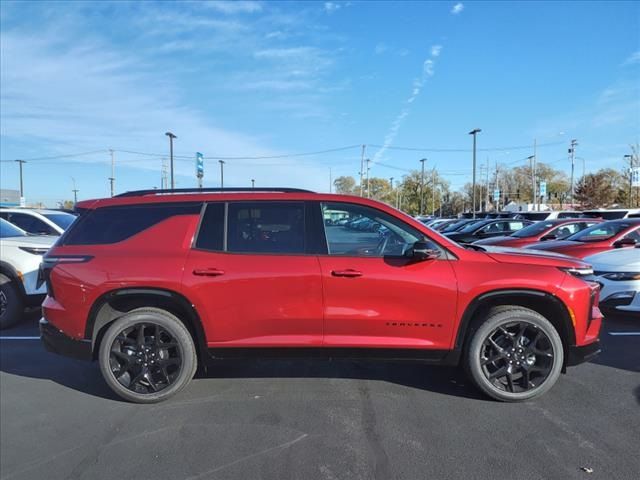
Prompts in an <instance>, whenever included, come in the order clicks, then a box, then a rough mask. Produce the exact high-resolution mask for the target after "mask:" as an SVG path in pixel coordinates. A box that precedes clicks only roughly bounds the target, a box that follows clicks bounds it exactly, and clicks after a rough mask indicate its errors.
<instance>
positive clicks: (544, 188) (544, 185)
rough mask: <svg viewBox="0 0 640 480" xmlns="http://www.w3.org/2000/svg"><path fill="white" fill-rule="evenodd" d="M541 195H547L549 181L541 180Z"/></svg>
mask: <svg viewBox="0 0 640 480" xmlns="http://www.w3.org/2000/svg"><path fill="white" fill-rule="evenodd" d="M540 196H541V197H546V196H547V182H540Z"/></svg>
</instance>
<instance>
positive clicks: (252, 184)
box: [251, 178, 256, 188]
mask: <svg viewBox="0 0 640 480" xmlns="http://www.w3.org/2000/svg"><path fill="white" fill-rule="evenodd" d="M251 188H256V179H255V178H252V179H251Z"/></svg>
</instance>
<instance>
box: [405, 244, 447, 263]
mask: <svg viewBox="0 0 640 480" xmlns="http://www.w3.org/2000/svg"><path fill="white" fill-rule="evenodd" d="M431 247H432V245H431V243H429V242H423V241H420V240H418V241H417V242H416V243H414V244H413V246H412V247H411V248H410V249H408V250H407V252H406V254H405V255H406V256H407V257H409V258H413V259H415V260H434V259H436V258H438V257H440V250H436V249H434V248H431Z"/></svg>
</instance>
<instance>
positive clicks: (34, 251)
mask: <svg viewBox="0 0 640 480" xmlns="http://www.w3.org/2000/svg"><path fill="white" fill-rule="evenodd" d="M18 248H19V249H20V250H22V251H23V252H27V253H30V254H32V255H44V254H45V253H47V251H48V250H49V249H48V248H43V247H18Z"/></svg>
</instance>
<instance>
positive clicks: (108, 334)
mask: <svg viewBox="0 0 640 480" xmlns="http://www.w3.org/2000/svg"><path fill="white" fill-rule="evenodd" d="M214 190H215V189H210V191H207V190H193V191H192V190H174V191H154V190H152V191H139V192H129V193H126V194H123V195H119V196H116V197H114V198H108V199H102V200H92V201H85V202H81V203H79V204H78V210H79V211H80V213H81V216H80V218H79V219H78V220H77V221H76V222H74V224H73V225H72V226H71V228H70V229H69V230H67V232H65V234H64V235H63V236H62V237H61V238H60V240H59V241H58V243H57V244H56V245H55V246H54V247H53V248H52V249H51V250H50V251H49V252H48V253H47V255H46V257H45V259H44V263H43V265H42V269H41V279H42V281H45V282H46V284H47V290H48V295H47V298H46V300H45V302H44V304H43V319H42V320H41V324H40V328H41V335H42V339H43V342H44V344H45V346H46V347H47V348H48V349H49V350H51V351H54V352H57V353H61V354H65V355H70V356H74V357H77V358H84V359H88V360H97V361H98V363H99V365H100V369H101V372H102V375H103V376H104V379H105V381H106V382H107V384H108V385H109V386H110V387H111V388H112V389H113V391H114V392H116V393H117V394H118V395H119V396H121V397H122V398H124V399H127V400H130V401H134V402H140V403H151V402H157V401H160V400H163V399H165V398H167V397H169V396H171V395H173V394H175V393H176V392H178V391H179V390H181V389H182V388H184V387H185V386H186V385H187V384H188V383H189V381H190V380H191V378H192V377H193V375H194V372H195V371H196V367H197V366H198V365H201V366H202V367H203V368H206V365H207V364H210V362H212V361H215V360H216V359H218V358H225V357H238V356H241V357H245V356H261V355H283V356H285V355H286V356H318V355H323V356H330V357H336V356H342V357H357V358H374V357H386V358H391V359H416V360H421V361H424V362H428V363H437V364H446V365H457V364H462V365H463V366H464V367H465V368H466V370H467V371H468V373H469V375H470V378H471V379H472V380H473V382H474V383H475V385H476V386H477V387H478V388H479V389H481V390H482V391H483V392H485V393H486V394H487V395H489V396H491V397H493V398H495V399H499V400H503V401H521V400H527V399H530V398H533V397H536V396H538V395H541V394H542V393H544V392H546V391H548V390H549V389H550V388H551V387H552V386H553V384H554V383H555V382H556V380H557V379H558V377H559V375H560V373H561V372H563V371H564V370H565V368H566V367H567V366H571V365H575V364H577V363H580V362H583V361H586V360H587V359H589V358H591V357H592V356H594V355H595V354H597V353H598V352H599V341H598V334H599V330H600V324H601V320H602V318H601V314H600V310H599V309H598V285H597V284H595V283H591V282H588V281H587V280H586V279H585V276H586V275H589V274H590V273H591V269H590V267H589V266H588V265H587V264H585V263H583V262H581V261H578V260H574V259H570V258H566V257H559V256H550V255H546V254H544V253H537V252H529V253H520V254H519V253H514V252H513V251H510V252H506V253H503V252H500V251H499V249H496V248H494V247H487V248H486V249H484V248H482V247H478V246H470V247H467V248H464V247H462V246H460V245H458V244H457V243H454V242H452V241H450V240H448V239H447V238H445V237H444V236H442V235H440V234H438V233H436V232H434V231H433V230H431V229H429V228H428V227H426V226H424V225H423V224H422V223H420V222H419V221H417V220H414V219H413V218H411V217H409V216H408V215H406V214H404V213H402V212H400V211H398V210H395V209H393V208H391V207H389V206H388V205H385V204H382V203H379V202H375V201H372V200H367V199H364V198H359V197H352V196H342V195H327V194H316V193H312V192H307V191H301V190H295V189H264V190H257V189H256V190H243V189H230V190H218V191H214ZM361 218H362V219H367V220H369V221H372V222H375V223H376V224H378V225H379V226H380V228H378V229H367V230H366V231H364V230H357V229H353V228H349V227H348V225H349V222H350V221H354V220H356V219H361Z"/></svg>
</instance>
